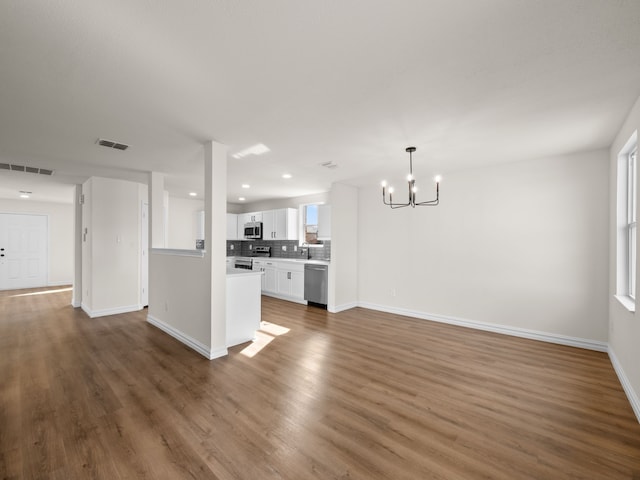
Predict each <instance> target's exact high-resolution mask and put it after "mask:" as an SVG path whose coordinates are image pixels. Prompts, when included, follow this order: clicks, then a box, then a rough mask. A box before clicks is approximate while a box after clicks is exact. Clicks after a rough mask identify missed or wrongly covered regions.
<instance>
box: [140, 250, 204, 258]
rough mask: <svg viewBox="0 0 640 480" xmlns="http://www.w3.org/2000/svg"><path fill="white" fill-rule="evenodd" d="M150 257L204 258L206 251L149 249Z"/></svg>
mask: <svg viewBox="0 0 640 480" xmlns="http://www.w3.org/2000/svg"><path fill="white" fill-rule="evenodd" d="M149 253H150V254H152V255H173V256H174V257H201V258H202V257H204V254H205V253H206V250H181V249H178V248H150V249H149Z"/></svg>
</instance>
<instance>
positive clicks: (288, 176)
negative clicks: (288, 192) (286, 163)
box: [282, 173, 291, 179]
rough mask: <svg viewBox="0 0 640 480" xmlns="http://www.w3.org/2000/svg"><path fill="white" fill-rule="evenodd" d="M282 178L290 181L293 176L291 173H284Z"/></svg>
mask: <svg viewBox="0 0 640 480" xmlns="http://www.w3.org/2000/svg"><path fill="white" fill-rule="evenodd" d="M282 178H286V179H289V178H291V174H290V173H283V174H282Z"/></svg>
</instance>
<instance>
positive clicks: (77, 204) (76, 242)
mask: <svg viewBox="0 0 640 480" xmlns="http://www.w3.org/2000/svg"><path fill="white" fill-rule="evenodd" d="M73 206H74V215H75V220H74V231H73V297H72V299H71V305H72V306H73V307H74V308H77V307H79V306H80V304H81V303H82V185H81V184H78V185H76V186H75V190H74V196H73Z"/></svg>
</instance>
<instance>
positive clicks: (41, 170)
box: [0, 163, 53, 175]
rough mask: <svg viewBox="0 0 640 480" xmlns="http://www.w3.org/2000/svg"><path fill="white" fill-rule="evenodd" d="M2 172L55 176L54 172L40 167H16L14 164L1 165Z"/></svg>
mask: <svg viewBox="0 0 640 480" xmlns="http://www.w3.org/2000/svg"><path fill="white" fill-rule="evenodd" d="M0 170H11V171H13V172H26V173H37V174H40V175H53V170H49V169H47V168H38V167H25V166H24V165H15V164H13V163H0Z"/></svg>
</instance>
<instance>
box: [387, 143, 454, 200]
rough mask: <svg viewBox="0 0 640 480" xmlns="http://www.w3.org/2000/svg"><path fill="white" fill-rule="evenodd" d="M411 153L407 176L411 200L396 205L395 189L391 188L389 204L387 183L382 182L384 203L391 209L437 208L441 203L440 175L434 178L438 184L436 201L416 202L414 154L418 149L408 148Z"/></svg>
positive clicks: (416, 188)
mask: <svg viewBox="0 0 640 480" xmlns="http://www.w3.org/2000/svg"><path fill="white" fill-rule="evenodd" d="M405 151H406V152H408V153H409V175H407V183H408V185H409V200H408V201H407V202H406V203H394V201H393V187H389V201H388V202H387V182H386V181H383V182H382V203H384V204H385V205H389V206H390V207H391V208H402V207H409V206H410V207H413V208H415V207H416V206H420V207H422V206H428V207H435V206H436V205H438V203H440V180H442V179H441V178H440V175H438V176H436V177H435V178H434V180H435V182H436V198H435V199H434V200H427V201H425V202H416V192H417V191H418V187H417V186H416V179H415V178H413V156H412V154H413V152H415V151H416V147H407V148H406V149H405Z"/></svg>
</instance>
